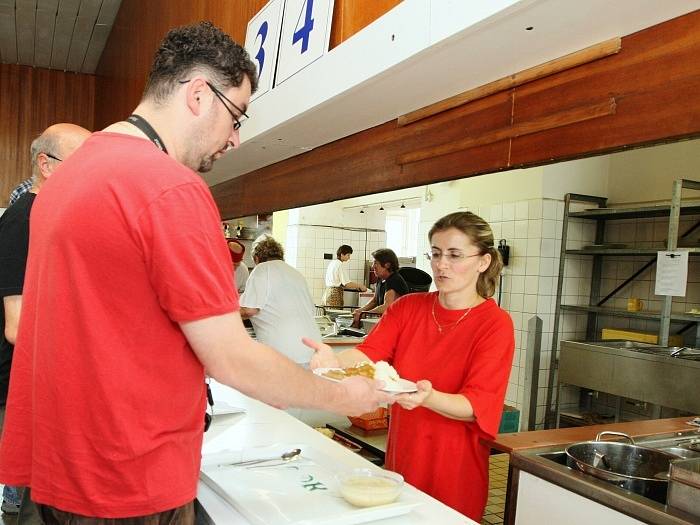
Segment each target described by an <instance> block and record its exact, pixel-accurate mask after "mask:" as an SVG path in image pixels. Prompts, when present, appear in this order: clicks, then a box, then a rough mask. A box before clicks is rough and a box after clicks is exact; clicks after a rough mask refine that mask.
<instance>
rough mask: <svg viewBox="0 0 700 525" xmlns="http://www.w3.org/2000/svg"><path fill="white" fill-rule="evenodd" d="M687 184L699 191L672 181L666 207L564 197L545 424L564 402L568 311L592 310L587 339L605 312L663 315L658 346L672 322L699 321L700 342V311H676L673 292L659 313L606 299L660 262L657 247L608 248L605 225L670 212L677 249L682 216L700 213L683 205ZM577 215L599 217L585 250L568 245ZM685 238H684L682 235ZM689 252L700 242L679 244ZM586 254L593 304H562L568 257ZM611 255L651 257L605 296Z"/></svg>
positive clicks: (699, 185) (672, 246)
mask: <svg viewBox="0 0 700 525" xmlns="http://www.w3.org/2000/svg"><path fill="white" fill-rule="evenodd" d="M683 189H691V190H700V182H699V181H695V180H688V179H679V180H676V181H674V183H673V191H672V197H671V204H670V205H664V206H644V207H635V208H607V207H606V204H607V199H606V198H603V197H597V196H592V195H580V194H575V193H568V194H566V196H565V198H564V217H563V225H562V239H561V251H560V254H559V273H558V279H557V294H556V308H555V311H554V323H553V334H552V352H551V358H550V366H549V383H548V385H549V386H548V389H547V407H548V410H547V415H546V418H545V427H546V428H552V426H553V425H554V424H555V423H556V420H557V416H556V414H557V412H558V405H559V396H558V395H557V397H556V399H555V400H554V399H553V397H554V395H555V392H557V393H558V390H559V389H558V385H555V378H556V371H557V368H558V351H559V326H560V322H561V314H562V313H564V312H579V313H586V314H587V316H588V317H587V323H586V340H587V341H593V340H595V339H596V338H597V336H598V317H599V316H602V315H612V316H621V317H629V318H637V319H647V320H658V321H659V338H658V339H659V345H661V346H667V345H668V336H669V330H670V326H671V322H685V323H688V324H686V326H685V327H684V328H683V330H685V329H687V328H688V327H692V326H695V328H696V341H697V342H696V345H698V346H700V316H694V315H690V314H671V305H672V301H673V297H672V296H664V299H663V303H662V307H661V311H660V312H658V313H654V312H629V311H627V310H621V309H615V308H610V307H605V306H603V305H604V304H605V303H606V301H608V300H609V299H610V298H611V297H613V296H614V295H615V294H617V293H618V292H619V291H621V290H622V289H623V288H625V287H626V286H627V285H628V284H629V283H631V282H633V281H634V279H636V278H637V277H638V276H639V275H641V274H642V273H643V272H645V271H646V270H647V269H649V268H650V267H651V266H653V265H654V264H656V254H657V252H658V250H654V249H635V248H606V247H604V246H603V245H604V244H605V226H606V223H607V221H610V220H618V219H634V218H647V217H668V218H669V221H668V237H667V241H666V248H665V249H666V250H668V251H674V250H677V249H679V248H678V241H679V232H678V227H679V222H680V216H681V215H698V214H700V205H698V204H697V203H693V204H686V205H683V203H682V201H681V193H682V191H683ZM575 203H584V204H585V203H589V204H592V205H595V206H597V208H593V209H590V210H584V211H572V209H571V208H572V205H573V204H575ZM573 218H579V219H589V220H593V221H595V224H596V233H595V240H594V245H595V247H591V248H584V249H567V237H568V230H569V221H570V219H573ZM698 227H700V222H698V223H696V224H695V225H694V226H693V227H692V228H691V229H690V230H688V231H687V232H685V233H684V234H683V236H682V237H686V236H688V235H689V234H690V233H692V232H693V231H695V230H696V229H697V228H698ZM682 237H681V238H682ZM680 249H683V250H687V251H688V252H690V253H689V254H690V255H691V256H697V255H700V247H683V248H680ZM576 255H578V256H580V255H587V256H592V257H593V269H592V276H591V293H590V300H589V305H564V304H562V291H563V286H564V268H565V264H566V259H567V257H569V256H576ZM610 256H650V258H651V259H650V260H649V262H648V263H647V264H646V265H645V266H643V267H642V268H641V269H639V270H637V271H636V272H635V273H634V274H633V275H631V276H630V277H629V278H628V279H627V280H625V281H624V282H623V283H622V284H621V285H619V286H618V287H617V288H615V289H614V290H613V291H612V292H610V293H609V294H608V295H606V296H605V297H601V279H602V268H603V258H604V257H610Z"/></svg>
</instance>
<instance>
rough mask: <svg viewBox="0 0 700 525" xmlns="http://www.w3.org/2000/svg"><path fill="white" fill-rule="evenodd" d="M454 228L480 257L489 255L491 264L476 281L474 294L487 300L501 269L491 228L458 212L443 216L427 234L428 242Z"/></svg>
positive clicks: (499, 256)
mask: <svg viewBox="0 0 700 525" xmlns="http://www.w3.org/2000/svg"><path fill="white" fill-rule="evenodd" d="M450 228H454V229H456V230H459V231H461V232H462V233H463V234H464V235H466V236H467V237H469V240H470V241H471V242H472V244H473V245H474V246H476V247H477V248H478V250H479V254H480V255H485V254H487V253H488V254H489V255H491V264H489V267H488V268H486V270H485V271H483V272H481V273H480V274H479V278H478V279H477V281H476V293H478V294H479V295H480V296H481V297H484V298H489V297H491V296H492V295H493V294H494V292H495V291H496V281H497V279H498V275H499V274H500V273H501V269H502V268H503V261H502V260H501V253H500V252H499V251H498V250H497V249H496V246H495V245H494V242H493V231H491V226H489V224H488V223H487V222H486V221H485V220H484V219H482V218H481V217H479V216H478V215H474V214H473V213H472V212H470V211H458V212H455V213H450V214H449V215H445V216H444V217H443V218H442V219H439V220H438V221H437V222H436V223H435V224H433V227H432V228H430V232H428V240H429V241H432V239H433V235H434V234H436V233H437V232H442V231H445V230H449V229H450Z"/></svg>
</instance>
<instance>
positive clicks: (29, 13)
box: [15, 5, 36, 66]
mask: <svg viewBox="0 0 700 525" xmlns="http://www.w3.org/2000/svg"><path fill="white" fill-rule="evenodd" d="M35 15H36V9H35V8H29V7H27V8H25V7H20V6H19V5H18V6H17V9H16V10H15V26H16V30H17V61H18V62H19V63H20V64H25V65H27V66H32V65H34V38H35V36H34V28H35V26H36V21H35Z"/></svg>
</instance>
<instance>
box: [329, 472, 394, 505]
mask: <svg viewBox="0 0 700 525" xmlns="http://www.w3.org/2000/svg"><path fill="white" fill-rule="evenodd" d="M336 477H337V479H338V486H339V487H338V488H339V489H340V495H341V496H343V498H345V500H346V501H347V502H348V503H351V504H352V505H355V506H356V507H374V506H375V505H386V504H388V503H392V502H394V501H396V499H397V498H398V497H399V494H400V493H401V487H402V485H403V477H402V476H401V475H400V474H396V473H395V472H389V471H375V470H371V469H365V468H356V469H353V470H350V471H348V472H342V473H340V474H338V475H337V476H336Z"/></svg>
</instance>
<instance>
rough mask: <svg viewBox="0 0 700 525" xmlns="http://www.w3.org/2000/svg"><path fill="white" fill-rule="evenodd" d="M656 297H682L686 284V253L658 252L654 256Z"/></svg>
mask: <svg viewBox="0 0 700 525" xmlns="http://www.w3.org/2000/svg"><path fill="white" fill-rule="evenodd" d="M656 257H657V258H656V289H655V291H654V293H655V294H656V295H675V296H684V295H685V290H686V286H687V284H688V252H687V251H683V250H679V251H675V252H658V253H657V255H656Z"/></svg>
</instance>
